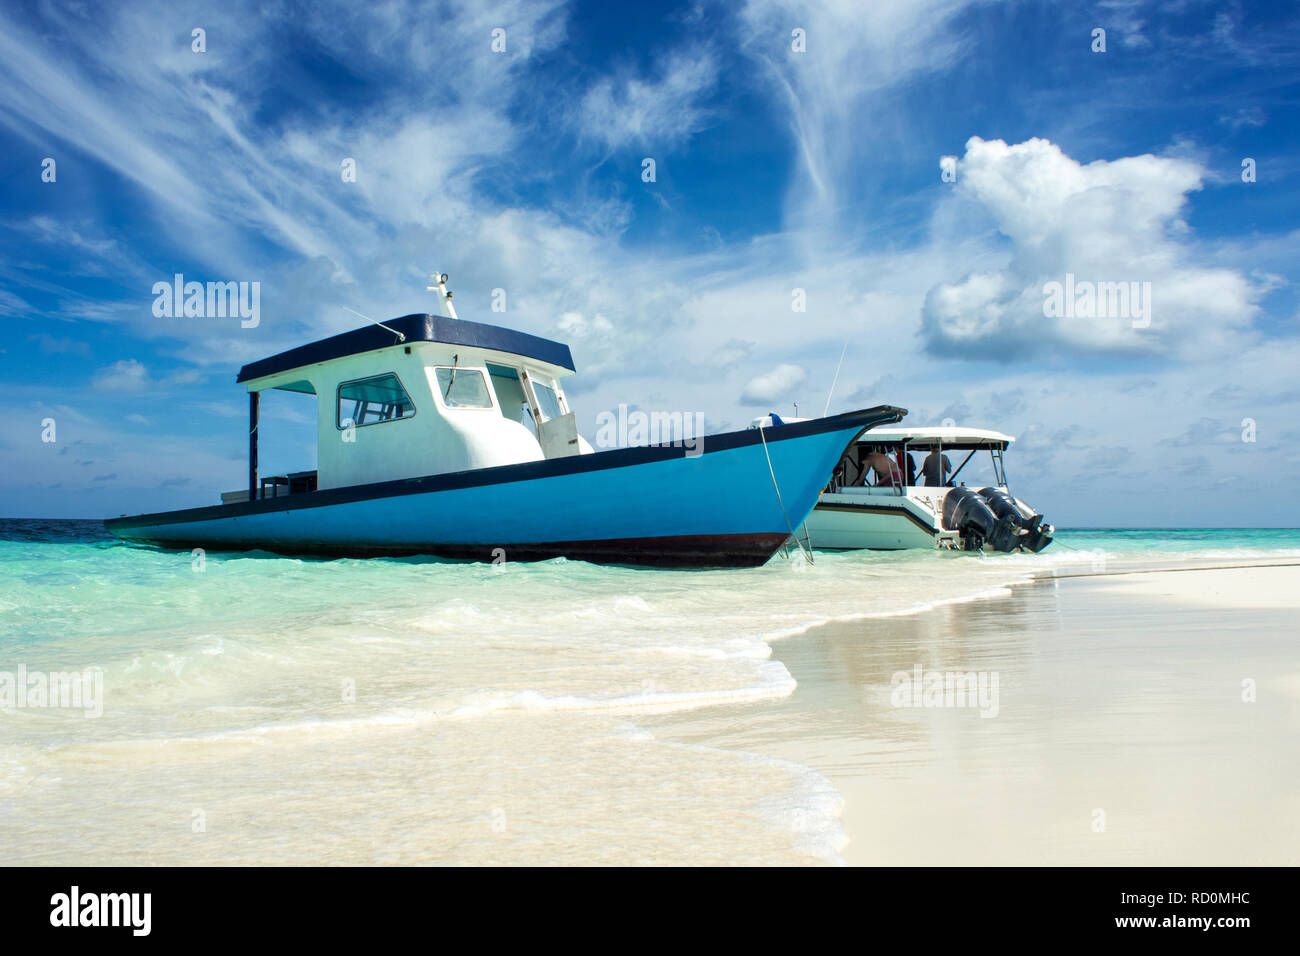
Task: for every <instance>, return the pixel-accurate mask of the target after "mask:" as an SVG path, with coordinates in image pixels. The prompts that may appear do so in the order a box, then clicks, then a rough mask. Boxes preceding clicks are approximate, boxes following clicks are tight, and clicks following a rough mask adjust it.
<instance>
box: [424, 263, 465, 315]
mask: <svg viewBox="0 0 1300 956" xmlns="http://www.w3.org/2000/svg"><path fill="white" fill-rule="evenodd" d="M429 278H430V279H432V280H433V285H429V286H425V288H426V289H427V290H428V291H429V292H432V293H433V294H434V295H435V296H437V297H438V304H439V305H440V306H442V314H443V315H445V316H446V317H447V318H449V319H455V318H459V316H457V315H456V307H455V306H454V305H452V304H451V293H450V292H448V291H447V273H445V272H431V273H430V274H429Z"/></svg>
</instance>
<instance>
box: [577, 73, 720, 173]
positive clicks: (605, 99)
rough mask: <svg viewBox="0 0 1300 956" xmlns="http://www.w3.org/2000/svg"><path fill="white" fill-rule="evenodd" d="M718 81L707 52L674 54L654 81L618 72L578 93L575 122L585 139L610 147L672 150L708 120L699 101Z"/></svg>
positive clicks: (705, 111) (706, 113)
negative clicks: (672, 147) (634, 146)
mask: <svg viewBox="0 0 1300 956" xmlns="http://www.w3.org/2000/svg"><path fill="white" fill-rule="evenodd" d="M717 79H718V71H717V66H716V64H715V63H714V59H713V57H712V56H711V55H710V54H709V53H708V52H706V51H703V50H692V51H679V52H675V53H673V54H672V55H670V56H669V57H667V58H666V59H665V61H664V64H663V67H662V69H661V70H660V71H659V75H658V76H656V77H653V78H644V77H640V76H635V75H632V74H631V73H629V72H628V71H626V70H623V71H620V72H619V73H617V74H616V75H614V76H609V77H604V78H602V79H601V80H599V81H597V82H596V83H595V84H594V85H593V86H592V87H591V88H590V89H588V90H587V91H586V93H585V94H584V95H583V97H582V101H581V107H580V110H579V112H578V116H577V121H578V123H579V124H580V126H581V129H582V133H583V135H584V136H586V137H588V138H590V139H594V140H596V141H598V142H601V143H604V144H605V145H606V146H607V147H608V148H610V149H615V148H617V147H621V146H626V145H629V144H636V145H637V146H643V147H645V148H654V147H656V146H658V147H660V148H668V147H671V146H675V145H676V144H678V143H680V142H682V141H684V140H686V139H688V138H689V137H690V136H691V135H692V134H693V133H695V132H696V131H697V130H698V129H699V128H700V127H701V126H702V125H703V124H704V123H705V122H707V120H708V111H707V110H706V109H705V108H704V107H703V106H702V105H701V100H702V99H703V98H704V97H706V96H707V95H708V94H709V93H710V92H711V91H712V90H713V88H714V86H715V85H716V83H717Z"/></svg>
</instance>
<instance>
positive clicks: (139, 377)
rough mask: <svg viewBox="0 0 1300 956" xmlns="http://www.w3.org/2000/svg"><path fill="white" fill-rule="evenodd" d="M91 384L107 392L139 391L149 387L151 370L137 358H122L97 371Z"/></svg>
mask: <svg viewBox="0 0 1300 956" xmlns="http://www.w3.org/2000/svg"><path fill="white" fill-rule="evenodd" d="M91 384H92V385H94V386H95V388H98V389H103V390H104V391H107V392H138V391H141V390H142V389H145V388H148V387H149V372H148V370H147V369H145V367H144V366H143V365H142V364H140V363H139V362H137V361H136V360H135V359H122V360H121V361H118V362H114V363H113V364H112V365H109V366H107V367H105V368H101V369H100V370H99V371H98V372H96V373H95V376H94V378H93V379H92V380H91Z"/></svg>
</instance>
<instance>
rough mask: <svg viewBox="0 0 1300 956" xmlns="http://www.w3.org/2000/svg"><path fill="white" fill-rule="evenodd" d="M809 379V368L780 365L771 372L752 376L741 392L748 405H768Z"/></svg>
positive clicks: (741, 398) (743, 401)
mask: <svg viewBox="0 0 1300 956" xmlns="http://www.w3.org/2000/svg"><path fill="white" fill-rule="evenodd" d="M807 379H808V370H807V369H805V368H802V367H801V366H798V365H784V364H783V365H778V366H777V367H776V368H774V369H772V370H771V371H770V372H764V373H763V374H762V375H756V376H754V377H753V378H751V379H750V380H749V381H748V382H747V383H746V384H745V387H744V389H743V390H742V391H741V393H740V400H741V402H742V403H744V404H746V405H767V404H770V403H772V402H775V401H776V400H777V399H779V398H783V397H785V396H786V395H788V394H789V393H790V392H791V391H792V390H793V389H795V388H797V387H798V386H800V385H802V384H803V383H804V382H805V381H807Z"/></svg>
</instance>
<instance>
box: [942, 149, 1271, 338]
mask: <svg viewBox="0 0 1300 956" xmlns="http://www.w3.org/2000/svg"><path fill="white" fill-rule="evenodd" d="M1204 175H1205V173H1204V170H1203V169H1202V168H1201V167H1200V166H1198V165H1197V164H1195V163H1192V162H1190V161H1188V160H1184V159H1176V158H1169V157H1159V156H1152V155H1144V156H1131V157H1125V158H1123V159H1118V160H1114V161H1107V160H1097V161H1095V162H1092V163H1088V164H1087V165H1084V164H1082V163H1080V162H1078V161H1077V160H1075V159H1073V158H1071V157H1070V156H1067V155H1066V154H1065V153H1064V152H1062V150H1061V148H1060V147H1059V146H1057V145H1055V144H1054V143H1051V142H1049V141H1047V140H1045V139H1031V140H1028V141H1026V142H1023V143H1018V144H1016V145H1008V144H1006V143H1005V142H1003V141H1002V140H992V141H985V140H983V139H980V138H979V137H978V136H975V137H972V138H971V139H970V140H969V141H968V142H967V144H966V155H965V156H964V157H963V159H962V160H961V162H960V164H959V168H958V191H959V194H960V195H961V196H962V197H963V198H964V199H965V200H967V201H969V202H971V203H974V204H975V205H976V206H978V207H979V208H980V209H982V210H983V211H984V212H985V213H986V214H987V215H989V216H990V217H991V218H992V220H993V222H994V223H995V224H996V226H997V228H998V231H999V232H1001V233H1002V235H1003V236H1005V237H1006V239H1008V240H1009V241H1010V248H1009V261H1008V262H1007V263H1006V265H1005V266H1004V267H1003V268H1000V269H993V270H982V271H978V272H972V273H970V274H967V275H965V276H963V277H961V278H957V279H954V280H951V281H949V282H945V283H941V284H939V285H936V286H934V287H933V288H931V289H930V291H929V293H928V294H927V295H926V299H925V305H924V308H923V313H922V326H921V333H922V336H923V339H924V341H925V343H926V346H927V347H928V349H929V350H930V352H932V353H933V354H936V355H944V356H959V357H971V358H993V359H999V360H1003V361H1012V360H1022V359H1024V358H1025V357H1026V356H1028V355H1032V354H1035V353H1041V352H1044V351H1054V352H1057V353H1063V352H1068V353H1079V352H1091V353H1107V352H1110V353H1125V352H1126V353H1167V352H1172V351H1178V352H1182V353H1200V354H1204V353H1206V352H1207V351H1212V350H1214V349H1217V348H1221V347H1222V346H1223V345H1224V343H1225V342H1228V341H1230V340H1231V339H1232V338H1233V336H1234V335H1236V334H1237V333H1240V332H1241V331H1242V330H1244V329H1247V328H1248V327H1249V325H1250V323H1251V321H1252V319H1253V317H1254V315H1255V312H1256V305H1255V300H1256V298H1257V297H1258V295H1259V292H1260V290H1259V289H1258V288H1256V287H1255V286H1254V285H1253V284H1252V283H1251V281H1250V280H1249V279H1247V278H1246V277H1245V276H1244V275H1242V274H1241V273H1240V272H1237V271H1235V270H1232V269H1225V268H1219V267H1214V266H1208V265H1203V264H1200V263H1199V262H1197V261H1196V259H1195V257H1194V252H1193V248H1192V245H1191V243H1190V242H1189V238H1190V236H1189V233H1190V230H1189V229H1188V226H1187V224H1186V222H1185V221H1184V220H1183V218H1182V214H1183V208H1184V206H1185V204H1186V201H1187V196H1188V194H1189V193H1191V192H1193V191H1195V190H1198V189H1200V188H1201V183H1202V179H1203V177H1204ZM1050 283H1057V284H1059V285H1060V286H1061V288H1062V290H1069V289H1072V288H1074V289H1077V290H1078V295H1079V296H1082V295H1083V290H1084V288H1085V287H1086V285H1093V284H1096V283H1123V284H1127V286H1126V289H1131V290H1132V291H1133V294H1134V299H1135V301H1136V300H1137V299H1138V298H1139V297H1144V296H1145V293H1146V292H1147V291H1148V290H1149V300H1146V301H1145V308H1146V309H1147V310H1148V313H1147V314H1146V315H1141V314H1139V310H1138V309H1136V308H1132V309H1130V310H1124V309H1123V308H1121V307H1117V300H1111V299H1109V297H1107V296H1102V297H1099V298H1098V299H1097V300H1096V301H1095V302H1094V303H1092V304H1091V305H1089V304H1087V303H1085V301H1084V300H1083V299H1082V298H1079V299H1078V300H1077V306H1078V307H1077V309H1076V308H1075V307H1074V306H1071V307H1070V308H1069V309H1068V310H1066V311H1065V312H1063V313H1062V314H1053V315H1046V314H1045V308H1044V302H1045V300H1046V298H1047V295H1048V292H1049V291H1050V289H1051V288H1052V287H1051V286H1050V285H1049V284H1050ZM1133 283H1137V285H1133ZM1145 283H1149V286H1147V285H1144V284H1145ZM1085 284H1086V285H1085ZM1069 295H1070V293H1069V292H1068V291H1067V292H1065V296H1067V297H1068V296H1069ZM1103 299H1104V300H1105V301H1103Z"/></svg>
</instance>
